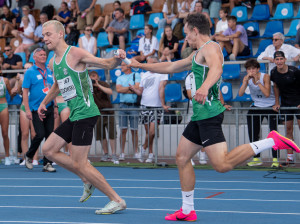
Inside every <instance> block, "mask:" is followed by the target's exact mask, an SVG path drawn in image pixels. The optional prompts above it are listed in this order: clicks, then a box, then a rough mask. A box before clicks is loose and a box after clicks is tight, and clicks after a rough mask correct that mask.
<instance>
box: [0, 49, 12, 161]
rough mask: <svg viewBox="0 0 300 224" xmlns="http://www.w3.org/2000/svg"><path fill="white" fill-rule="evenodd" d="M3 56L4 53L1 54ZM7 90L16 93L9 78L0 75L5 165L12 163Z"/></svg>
mask: <svg viewBox="0 0 300 224" xmlns="http://www.w3.org/2000/svg"><path fill="white" fill-rule="evenodd" d="M1 57H2V58H3V55H2V56H1ZM6 90H7V91H8V93H9V95H10V96H11V97H13V96H14V95H15V94H16V93H15V92H14V91H12V90H11V87H10V84H9V80H8V79H7V78H4V77H2V76H0V126H1V133H2V138H3V146H4V150H5V161H4V165H6V166H7V165H10V164H11V162H10V159H9V138H8V125H9V113H8V105H7V100H6V97H5V95H6Z"/></svg>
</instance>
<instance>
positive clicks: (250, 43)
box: [236, 41, 253, 60]
mask: <svg viewBox="0 0 300 224" xmlns="http://www.w3.org/2000/svg"><path fill="white" fill-rule="evenodd" d="M248 47H249V49H250V54H249V55H247V56H237V57H236V59H237V60H241V59H247V58H252V57H253V50H252V42H251V41H248Z"/></svg>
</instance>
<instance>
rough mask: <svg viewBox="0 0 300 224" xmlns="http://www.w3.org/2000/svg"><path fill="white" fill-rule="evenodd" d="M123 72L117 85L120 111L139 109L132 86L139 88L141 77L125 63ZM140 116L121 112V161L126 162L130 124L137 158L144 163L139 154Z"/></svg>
mask: <svg viewBox="0 0 300 224" xmlns="http://www.w3.org/2000/svg"><path fill="white" fill-rule="evenodd" d="M121 70H122V72H123V73H124V75H121V76H119V77H118V78H117V83H116V90H117V92H118V93H119V94H120V109H127V108H128V109H132V108H138V107H139V106H138V105H137V95H136V94H135V93H134V92H133V91H132V90H130V85H131V86H134V87H135V88H139V84H140V81H141V76H140V74H139V73H135V72H132V71H131V68H130V67H129V66H128V65H126V64H125V63H124V62H122V64H121ZM138 116H139V112H138V111H134V110H128V111H126V110H121V111H120V112H119V126H120V129H121V136H120V145H121V154H120V157H119V160H125V142H126V133H127V128H128V122H129V124H130V130H131V136H132V144H133V148H134V151H135V158H136V159H138V160H139V161H140V162H143V161H142V159H141V155H140V153H138V119H139V118H138Z"/></svg>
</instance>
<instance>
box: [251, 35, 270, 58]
mask: <svg viewBox="0 0 300 224" xmlns="http://www.w3.org/2000/svg"><path fill="white" fill-rule="evenodd" d="M271 44H273V42H272V39H265V40H262V41H260V43H259V46H258V49H257V52H256V54H255V55H254V57H255V58H257V57H258V56H259V55H260V54H261V52H263V51H265V49H266V47H268V46H269V45H271Z"/></svg>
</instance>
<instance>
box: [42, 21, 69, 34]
mask: <svg viewBox="0 0 300 224" xmlns="http://www.w3.org/2000/svg"><path fill="white" fill-rule="evenodd" d="M49 25H54V27H55V31H56V32H57V33H58V32H59V31H62V32H63V36H65V28H64V25H63V24H62V23H61V22H59V21H57V20H49V21H47V22H45V23H44V24H43V28H44V27H47V26H49Z"/></svg>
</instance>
